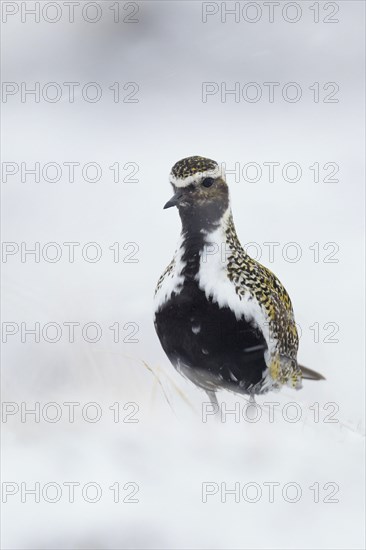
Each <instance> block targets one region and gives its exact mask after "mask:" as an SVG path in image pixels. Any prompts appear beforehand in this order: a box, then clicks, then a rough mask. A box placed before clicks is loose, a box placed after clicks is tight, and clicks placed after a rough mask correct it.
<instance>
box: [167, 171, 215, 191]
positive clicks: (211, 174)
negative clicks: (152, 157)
mask: <svg viewBox="0 0 366 550" xmlns="http://www.w3.org/2000/svg"><path fill="white" fill-rule="evenodd" d="M218 176H221V177H225V171H224V169H223V168H222V167H220V166H217V167H216V168H214V169H213V170H206V171H205V172H196V174H193V175H192V176H188V177H186V178H177V177H176V176H174V174H173V173H172V172H171V173H170V176H169V180H170V183H172V184H173V185H175V187H187V186H188V185H190V184H191V183H197V182H199V181H200V180H201V179H203V178H217V177H218Z"/></svg>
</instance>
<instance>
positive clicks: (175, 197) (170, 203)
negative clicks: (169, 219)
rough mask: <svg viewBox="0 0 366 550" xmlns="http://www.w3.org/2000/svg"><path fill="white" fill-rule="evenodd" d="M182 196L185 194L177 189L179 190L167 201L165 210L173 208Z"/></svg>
mask: <svg viewBox="0 0 366 550" xmlns="http://www.w3.org/2000/svg"><path fill="white" fill-rule="evenodd" d="M182 196H183V193H182V191H177V192H176V193H175V195H173V196H172V198H171V199H170V201H168V202H167V203H166V205H165V206H164V210H165V209H166V208H171V207H172V206H177V205H178V203H179V201H180V199H181V197H182Z"/></svg>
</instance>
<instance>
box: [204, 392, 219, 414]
mask: <svg viewBox="0 0 366 550" xmlns="http://www.w3.org/2000/svg"><path fill="white" fill-rule="evenodd" d="M206 393H207V395H208V398H209V400H210V402H211V405H212V406H213V408H214V410H215V409H216V408H217V410H219V402H218V401H217V397H216V392H214V391H210V390H206Z"/></svg>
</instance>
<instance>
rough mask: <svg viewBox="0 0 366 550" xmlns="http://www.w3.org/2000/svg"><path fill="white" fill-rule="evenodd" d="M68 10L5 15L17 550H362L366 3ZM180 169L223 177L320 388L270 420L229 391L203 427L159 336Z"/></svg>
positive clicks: (8, 443)
mask: <svg viewBox="0 0 366 550" xmlns="http://www.w3.org/2000/svg"><path fill="white" fill-rule="evenodd" d="M71 4H72V6H70V3H66V2H52V3H48V4H47V5H46V3H44V2H40V3H35V2H3V3H2V80H3V90H2V91H3V94H2V101H3V103H2V115H3V116H2V120H3V122H2V132H3V136H4V137H5V140H4V143H3V147H2V161H3V162H2V241H3V256H2V268H3V269H2V271H3V277H2V285H3V286H2V296H3V300H2V330H3V351H2V365H3V368H2V401H3V424H2V443H3V444H2V479H3V483H4V482H6V483H8V485H6V486H5V489H4V485H3V502H4V499H5V502H4V503H3V512H2V514H3V522H2V544H3V548H7V549H20V548H27V549H36V548H37V549H40V548H44V549H53V548H54V549H60V548H80V549H91V548H93V549H94V548H98V549H99V548H100V549H102V548H103V549H105V548H111V549H122V548H136V549H137V548H138V549H150V548H151V549H153V548H154V549H157V548H159V549H160V548H182V549H183V548H216V549H221V548H248V549H249V548H250V549H253V548H256V549H262V548H299V549H300V548H301V549H310V548H332V549H334V548H339V549H341V548H342V549H343V548H352V549H353V548H363V547H364V540H363V529H362V523H363V518H364V468H363V464H364V370H365V369H364V330H365V327H364V315H363V313H364V289H363V277H364V271H363V265H364V263H363V260H364V252H363V250H364V247H363V244H364V243H363V230H364V221H363V204H364V185H363V181H364V168H363V155H364V61H365V60H364V3H363V2H358V1H347V2H345V1H338V2H330V3H329V2H328V3H326V2H315V3H314V2H297V3H292V2H291V3H288V2H287V3H286V2H278V3H269V4H270V6H269V5H268V3H266V2H250V3H248V2H227V3H221V2H203V3H202V2H197V1H195V2H193V1H192V2H190V1H184V2H183V1H174V2H155V1H145V2H109V1H106V2H80V3H71ZM76 4H77V5H76ZM274 4H276V5H274ZM277 4H278V5H277ZM289 4H290V5H289ZM37 5H38V7H37ZM46 6H48V7H46ZM271 6H272V7H271ZM272 9H273V11H272ZM230 10H234V12H233V13H231V14H230V13H229V12H230ZM32 11H33V12H34V13H33V14H32ZM50 83H51V84H50ZM65 83H69V84H65ZM70 83H74V84H70ZM90 83H94V84H90ZM207 83H209V84H207ZM248 83H254V84H252V85H251V87H248V86H246V85H247V84H248ZM265 83H267V84H265ZM268 83H275V84H273V90H274V96H273V97H270V96H269V89H270V86H269V84H268ZM288 83H295V84H293V85H292V87H291V86H290V87H289V86H287V85H288ZM329 83H330V84H329ZM32 89H33V90H35V93H33V94H32V93H27V92H29V91H31V90H32ZM71 89H72V90H73V94H71V92H70V90H71ZM230 90H231V91H232V90H236V95H235V94H233V93H231V94H230V93H227V94H226V93H225V92H227V91H230ZM299 90H300V92H299ZM257 94H258V98H257V97H256V95H257ZM294 97H296V99H298V100H297V101H293V98H294ZM94 98H96V99H97V100H94ZM253 98H255V99H258V101H255V102H254V101H253ZM189 155H202V156H207V157H210V158H213V159H215V160H217V161H218V162H223V163H225V165H226V170H227V172H228V183H229V184H230V189H231V198H232V208H233V214H234V219H235V222H236V228H237V232H238V235H239V237H240V239H241V242H242V244H244V245H247V246H248V252H249V253H252V255H253V256H254V257H257V259H259V260H260V261H261V262H262V263H263V264H265V265H266V266H268V267H270V269H271V270H272V271H274V272H275V273H276V274H277V275H278V276H279V278H280V280H281V281H282V282H283V284H284V285H285V286H286V288H287V290H288V292H289V294H290V296H291V298H292V301H293V306H294V310H295V316H296V320H297V322H298V324H299V327H300V329H301V340H300V351H299V360H300V361H301V363H303V364H305V365H307V366H309V367H311V368H313V369H315V370H318V371H320V372H322V373H323V374H324V375H325V376H326V378H327V380H326V382H321V383H311V382H308V383H306V382H305V383H304V388H303V390H302V391H301V392H293V391H291V390H290V389H284V390H283V391H282V392H281V393H279V394H272V395H269V396H263V397H260V398H258V400H257V401H258V405H259V406H260V407H261V409H260V410H261V411H262V415H261V418H260V420H258V422H250V421H248V419H245V415H243V414H241V413H242V410H243V409H245V407H246V402H245V400H244V399H243V398H241V397H238V396H235V395H230V394H228V393H225V392H222V393H221V394H219V396H218V397H219V401H220V403H222V406H223V407H226V408H227V409H229V408H231V409H234V408H235V407H236V410H238V409H237V408H238V407H240V418H239V419H238V418H236V417H235V416H234V415H227V416H226V417H225V415H223V418H222V419H221V420H220V416H219V415H216V416H217V417H218V419H214V418H213V416H209V417H207V419H206V420H207V421H206V422H204V421H203V417H202V402H204V401H206V396H205V395H204V394H203V393H201V392H200V391H199V390H198V389H196V388H195V387H194V386H193V385H191V384H189V383H188V382H186V381H185V380H184V379H183V378H181V377H180V376H179V375H178V374H176V373H175V371H174V369H173V367H171V365H170V364H169V363H168V360H167V358H166V357H165V355H164V353H163V351H162V349H161V348H160V345H159V342H158V340H157V337H156V335H155V331H154V326H153V321H152V311H153V306H152V299H153V294H154V288H155V284H156V281H157V279H158V278H159V276H160V274H161V272H162V271H163V270H164V268H165V266H166V265H167V264H168V263H169V261H170V259H171V257H172V254H173V252H174V249H175V245H176V242H177V240H178V236H179V231H180V222H179V216H178V213H177V211H176V210H175V209H170V210H168V211H163V205H164V203H165V202H166V201H167V200H168V198H170V195H171V189H170V186H169V182H168V174H169V171H170V168H171V166H172V165H173V164H174V163H175V162H176V161H177V160H179V159H180V158H183V157H186V156H189ZM37 163H38V164H37ZM265 163H266V164H265ZM268 163H277V164H276V165H275V172H274V178H271V177H270V174H269V168H268ZM288 163H295V166H294V164H290V166H289V167H287V168H284V167H286V165H287V164H288ZM258 166H259V169H258ZM111 167H112V168H111ZM298 167H300V170H299V168H298ZM29 170H35V174H34V173H33V174H32V173H31V172H29ZM73 170H74V175H73V176H72V175H71V174H72V171H73ZM231 170H232V171H236V172H235V173H230V171H231ZM287 170H288V171H287ZM297 176H299V177H297ZM271 180H272V181H271ZM291 180H292V181H291ZM295 180H297V181H295ZM49 243H53V244H51V245H50V244H49ZM65 243H69V244H65ZM70 243H74V244H72V245H71V244H70ZM90 243H94V244H91V245H90ZM264 243H276V244H274V245H272V246H274V254H273V257H272V256H271V255H270V254H269V246H270V245H268V244H267V245H266V244H264ZM289 243H295V245H289ZM291 246H292V248H291ZM32 249H33V250H35V251H36V253H35V254H31V253H30V254H27V253H26V251H27V250H28V251H29V250H32ZM70 250H73V251H74V257H73V261H71V260H72V258H71V256H70V254H71V252H70ZM294 257H295V258H296V259H297V260H298V261H293V258H294ZM94 260H95V261H94ZM37 323H38V325H37ZM72 327H73V329H74V337H73V338H72V337H71V336H70V334H71V332H72ZM110 327H112V328H110ZM32 329H33V330H35V331H36V332H35V334H33V335H32V334H31V333H29V332H27V330H32ZM37 340H38V341H37ZM268 402H272V403H273V402H275V403H278V405H276V411H278V412H276V413H275V415H274V421H273V422H271V419H270V416H269V414H268V412H267V411H268V407H267V406H266V405H265V403H268ZM293 402H295V403H296V404H297V406H298V407H299V409H300V411H301V415H300V417H299V420H298V421H296V422H294V421H292V422H291V421H289V417H290V418H292V417H293V415H294V410H295V412H296V410H298V409H296V407H295V409H294V407H293V408H292V410H291V411H290V410H289V409H288V404H289V403H293ZM50 403H51V404H53V405H47V404H50ZM65 403H66V404H67V403H69V404H70V403H74V412H75V415H74V421H70V416H69V411H70V407H71V405H65ZM90 403H94V404H95V405H94V409H93V406H90V405H89V406H87V407H86V408H85V406H86V404H90ZM26 409H27V410H30V409H34V410H35V411H36V413H35V414H34V415H32V414H26ZM37 411H38V412H39V416H37V415H38V412H37ZM287 412H288V415H287ZM94 413H95V415H96V417H98V415H100V419H98V418H96V420H97V421H95V422H94V421H93V418H94ZM52 419H54V421H52ZM134 420H137V421H136V422H135V421H134ZM236 420H238V421H236ZM333 420H336V422H334V421H333ZM65 482H66V483H68V482H75V483H78V484H79V485H77V486H75V487H76V488H75V498H74V502H70V498H69V493H68V490H67V486H65V485H64V484H65ZM207 482H209V483H210V484H211V485H210V487H211V491H212V493H214V494H212V495H209V496H208V497H207V499H206V500H207V502H204V500H205V499H204V494H203V492H204V485H203V484H204V483H207ZM272 482H273V483H275V484H278V485H276V487H277V489H276V491H278V492H276V493H275V498H274V501H273V502H271V501H270V500H271V499H270V498H269V496H268V489H266V487H267V486H266V485H263V484H265V483H272ZM9 483H12V484H13V485H9ZM22 483H23V484H25V485H21V484H22ZM36 483H39V484H40V485H39V487H40V495H39V499H38V498H37V495H36V496H34V495H33V496H32V495H31V494H27V493H26V489H31V488H35V487H36V485H35V484H36ZM47 483H53V484H54V485H53V486H52V487H51V486H50V489H49V494H48V493H47V490H44V491H43V489H44V487H45V485H46V484H47ZM88 483H94V484H96V485H94V489H95V487H97V489H96V493H97V496H98V487H99V488H100V490H101V494H100V495H99V496H100V498H99V499H97V497H96V498H95V502H90V499H91V500H93V498H94V494H95V493H93V490H94V489H93V487H92V488H91V489H90V498H89V501H88V497H87V496H85V494H82V489H83V487H85V484H88ZM127 483H130V484H131V483H132V484H134V485H130V486H126V484H127ZM222 483H223V484H225V483H226V484H227V485H226V487H227V488H231V489H232V488H233V487H235V483H236V484H238V483H239V484H240V490H241V489H242V487H244V486H245V485H246V484H248V483H254V484H257V485H255V487H257V486H259V487H260V489H261V491H262V495H261V496H260V497H259V498H258V499H257V500H256V499H254V500H256V501H255V502H254V501H253V498H252V499H251V498H247V499H245V498H244V497H243V493H242V492H241V494H240V496H239V497H238V499H239V502H236V498H235V495H230V494H228V495H227V498H226V502H223V501H225V496H224V494H223V490H222V485H221V484H222ZM288 483H294V484H296V487H300V490H301V496H300V497H299V498H298V499H297V500H296V499H295V500H296V501H293V502H290V500H291V498H286V496H284V495H283V488H284V486H285V485H286V484H288ZM329 483H330V484H331V485H327V484H329ZM55 484H56V485H55ZM114 484H118V486H119V487H120V495H119V496H118V498H117V497H116V498H117V500H118V502H114V500H115V490H114V489H110V487H112V486H114V487H116V485H114ZM314 484H318V485H316V486H315V487H318V489H316V488H314ZM37 487H38V486H37ZM55 487H56V489H55ZM57 487H61V490H62V492H61V495H59V494H58V489H57ZM224 487H225V486H224ZM310 487H313V489H310ZM216 489H217V491H216ZM317 490H318V493H319V494H318V498H316V497H315V493H316V491H317ZM4 491H5V493H4ZM135 492H136V494H135V496H132V497H130V498H131V499H137V500H138V502H128V501H129V497H128V495H132V493H135ZM333 492H334V495H333V496H332V494H333ZM290 493H291V491H290ZM290 493H289V494H290ZM58 497H60V498H58ZM125 497H127V498H126V499H125ZM291 497H292V493H291ZM52 499H53V500H54V502H51V500H52ZM124 499H125V500H127V502H126V501H125V502H123V500H124ZM238 499H237V500H238ZM22 500H23V501H24V502H22ZM37 500H39V502H36V501H37ZM293 500H294V499H293Z"/></svg>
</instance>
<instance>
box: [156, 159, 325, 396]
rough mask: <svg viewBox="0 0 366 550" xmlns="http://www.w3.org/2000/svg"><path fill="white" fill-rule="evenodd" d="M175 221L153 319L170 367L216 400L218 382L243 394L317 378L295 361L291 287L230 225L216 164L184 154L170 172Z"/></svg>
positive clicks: (223, 181) (296, 341) (227, 200)
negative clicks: (177, 229) (175, 235)
mask: <svg viewBox="0 0 366 550" xmlns="http://www.w3.org/2000/svg"><path fill="white" fill-rule="evenodd" d="M169 180H170V184H171V186H172V188H173V192H174V194H173V197H172V198H171V199H170V200H169V201H168V202H167V203H166V204H165V206H164V209H167V208H171V207H177V208H178V211H179V215H180V219H181V224H182V231H181V235H180V239H179V241H178V244H177V248H176V251H175V253H174V256H173V259H172V261H171V262H170V263H169V265H168V266H167V268H166V269H165V270H164V272H163V274H162V275H161V277H160V278H159V280H158V283H157V286H156V289H155V295H154V325H155V330H156V333H157V336H158V338H159V340H160V343H161V346H162V348H163V350H164V352H165V354H166V355H167V357H168V359H169V361H170V362H171V363H172V365H173V366H174V367H175V369H176V370H177V371H178V372H179V373H180V374H182V375H183V376H185V377H186V378H188V379H189V380H190V381H191V382H193V383H194V384H195V385H196V386H198V387H199V388H200V389H202V390H204V391H205V392H206V394H207V396H208V397H209V399H210V401H211V403H212V404H215V405H218V400H217V395H216V394H217V392H218V391H220V390H228V391H231V392H234V393H237V394H241V395H245V396H249V399H250V400H254V397H255V396H256V395H261V394H265V393H267V392H268V391H279V390H280V389H281V388H282V387H283V386H290V387H292V388H294V389H296V390H298V389H300V388H301V387H302V379H310V380H324V377H323V376H322V375H321V374H319V373H318V372H316V371H313V370H312V369H309V368H306V367H304V366H302V365H300V364H299V363H298V362H297V353H298V347H299V338H298V332H297V328H296V324H295V317H294V312H293V308H292V303H291V300H290V297H289V295H288V293H287V291H286V290H285V288H284V286H283V285H282V283H281V282H280V281H279V280H278V278H277V277H276V276H275V275H274V273H272V271H270V270H269V269H268V268H267V267H265V266H264V265H262V264H260V263H259V262H258V261H256V260H254V259H253V258H251V257H250V256H249V255H248V254H247V252H246V251H245V250H244V248H243V247H242V245H241V244H240V241H239V238H238V236H237V233H236V229H235V225H234V221H233V216H232V211H231V204H230V197H229V187H228V185H227V182H226V177H225V171H224V169H223V166H222V164H221V165H219V164H218V163H217V162H216V161H214V160H212V159H209V158H206V157H201V156H191V157H187V158H184V159H182V160H179V161H178V162H176V163H175V164H174V166H173V168H172V169H171V172H170V177H169Z"/></svg>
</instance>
